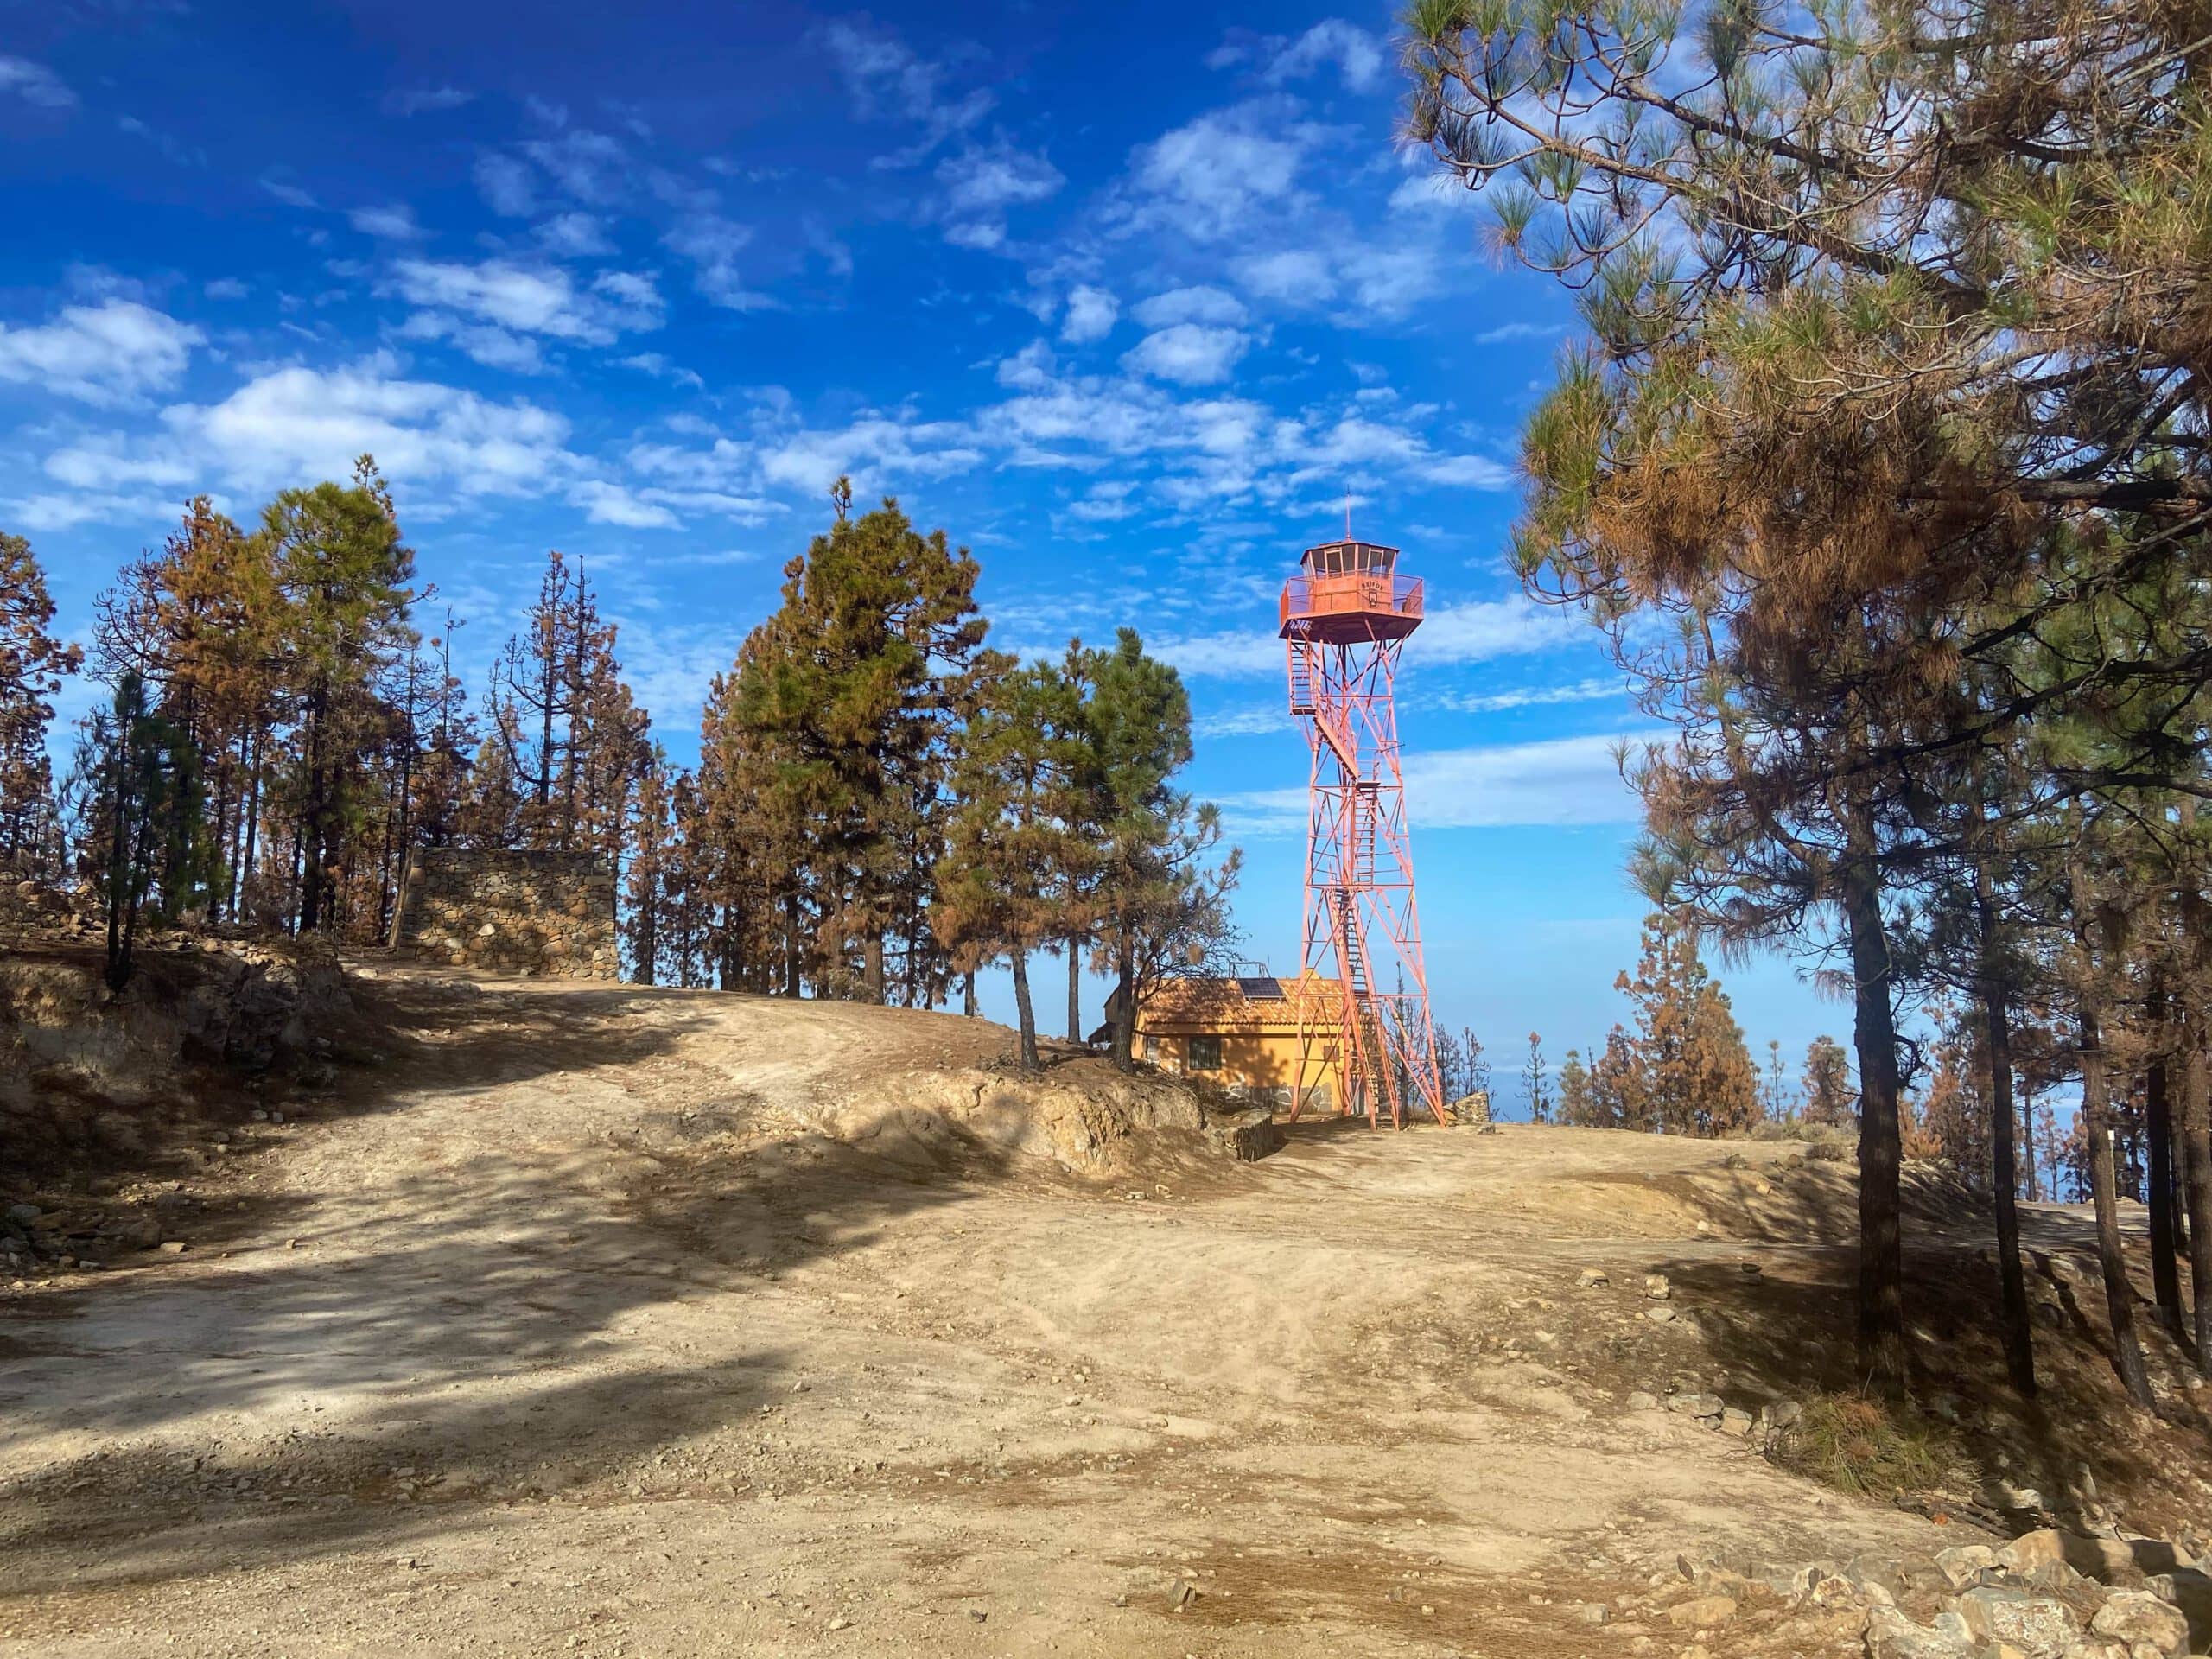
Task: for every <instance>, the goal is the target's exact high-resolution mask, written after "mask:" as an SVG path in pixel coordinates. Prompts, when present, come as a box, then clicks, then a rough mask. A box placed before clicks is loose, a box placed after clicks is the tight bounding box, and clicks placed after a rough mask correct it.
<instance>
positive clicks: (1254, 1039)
mask: <svg viewBox="0 0 2212 1659" xmlns="http://www.w3.org/2000/svg"><path fill="white" fill-rule="evenodd" d="M1200 1034H1205V1035H1217V1036H1218V1037H1219V1038H1220V1039H1221V1069H1220V1070H1219V1071H1194V1070H1192V1066H1191V1064H1190V1041H1191V1038H1192V1036H1194V1035H1200ZM1146 1035H1147V1038H1149V1039H1150V1040H1151V1042H1152V1043H1153V1044H1154V1045H1155V1047H1154V1051H1153V1054H1152V1058H1153V1059H1154V1063H1155V1064H1157V1065H1160V1066H1161V1067H1162V1068H1164V1069H1165V1070H1166V1071H1173V1072H1176V1073H1178V1074H1179V1075H1185V1076H1190V1077H1206V1078H1209V1079H1211V1081H1213V1082H1215V1083H1217V1084H1221V1085H1222V1086H1223V1087H1224V1088H1229V1089H1236V1088H1243V1089H1249V1090H1252V1091H1253V1092H1255V1093H1256V1094H1265V1095H1268V1096H1271V1097H1272V1098H1274V1099H1275V1100H1277V1101H1278V1102H1280V1103H1284V1104H1287V1103H1289V1100H1290V1089H1291V1084H1292V1081H1293V1079H1294V1075H1295V1073H1296V1072H1297V1071H1298V1034H1297V1033H1295V1032H1291V1031H1284V1032H1252V1031H1223V1032H1219V1033H1192V1032H1186V1031H1167V1032H1149V1033H1146ZM1299 1081H1300V1082H1302V1083H1303V1084H1304V1085H1305V1087H1306V1090H1308V1096H1307V1103H1308V1108H1309V1109H1324V1108H1325V1109H1330V1110H1334V1109H1335V1107H1336V1103H1337V1096H1338V1082H1337V1068H1336V1065H1335V1063H1334V1061H1333V1060H1332V1058H1328V1057H1326V1056H1324V1055H1320V1054H1314V1055H1310V1056H1308V1057H1307V1059H1306V1075H1305V1077H1303V1078H1301V1079H1299ZM1316 1090H1318V1091H1319V1092H1318V1093H1317V1092H1314V1091H1316Z"/></svg>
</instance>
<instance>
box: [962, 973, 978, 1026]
mask: <svg viewBox="0 0 2212 1659" xmlns="http://www.w3.org/2000/svg"><path fill="white" fill-rule="evenodd" d="M960 1012H961V1013H963V1014H966V1015H967V1016H968V1017H969V1019H970V1020H973V1019H974V1018H975V1017H976V976H975V975H973V974H963V975H961V976H960Z"/></svg>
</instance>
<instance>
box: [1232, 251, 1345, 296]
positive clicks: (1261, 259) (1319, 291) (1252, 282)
mask: <svg viewBox="0 0 2212 1659" xmlns="http://www.w3.org/2000/svg"><path fill="white" fill-rule="evenodd" d="M1230 270H1232V271H1234V272H1235V273H1236V280H1237V281H1238V282H1240V283H1243V284H1244V286H1245V288H1246V289H1249V290H1250V291H1251V292H1252V293H1255V294H1257V295H1259V296H1261V297H1262V299H1268V300H1287V301H1289V302H1291V303H1293V304H1295V305H1318V304H1320V303H1321V302H1324V301H1326V300H1332V299H1334V298H1336V296H1337V279H1336V277H1335V275H1334V273H1332V271H1331V270H1330V269H1329V262H1328V260H1327V259H1325V257H1322V256H1321V255H1320V254H1318V253H1315V252H1313V251H1311V250H1309V249H1305V248H1283V249H1280V250H1278V251H1275V252H1274V253H1260V254H1253V255H1250V256H1249V257H1245V258H1242V259H1237V260H1233V261H1231V262H1230Z"/></svg>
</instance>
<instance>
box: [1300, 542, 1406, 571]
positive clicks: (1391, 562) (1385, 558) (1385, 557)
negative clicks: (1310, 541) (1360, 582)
mask: <svg viewBox="0 0 2212 1659" xmlns="http://www.w3.org/2000/svg"><path fill="white" fill-rule="evenodd" d="M1397 562H1398V550H1397V549H1395V548H1393V547H1377V546H1376V545H1375V544H1374V543H1372V542H1335V543H1331V544H1330V545H1328V546H1327V547H1317V548H1315V549H1313V550H1312V551H1311V552H1310V553H1309V554H1307V556H1306V563H1307V568H1308V569H1310V570H1312V572H1313V574H1314V575H1317V576H1363V575H1385V576H1386V575H1389V574H1390V571H1391V569H1392V567H1393V566H1395V564H1396V563H1397Z"/></svg>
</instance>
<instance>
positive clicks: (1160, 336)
mask: <svg viewBox="0 0 2212 1659" xmlns="http://www.w3.org/2000/svg"><path fill="white" fill-rule="evenodd" d="M1248 343H1249V342H1248V341H1247V340H1246V339H1245V337H1244V335H1243V334H1241V333H1239V332H1238V331H1237V330H1236V329H1234V328H1206V327H1200V326H1199V325H1198V324H1197V323H1194V322H1179V323H1177V324H1176V325H1175V326H1174V327H1172V328H1163V329H1161V330H1160V331H1159V332H1158V333H1157V334H1147V335H1146V336H1145V337H1144V338H1143V339H1142V340H1139V341H1138V342H1137V343H1136V345H1135V346H1134V347H1132V348H1131V349H1130V350H1128V351H1127V352H1125V353H1122V367H1124V368H1126V369H1128V371H1129V372H1131V373H1134V374H1146V375H1150V376H1151V377H1152V378H1154V379H1155V380H1173V381H1175V382H1176V383H1178V384H1179V385H1185V386H1203V385H1212V384H1214V383H1215V382H1217V381H1220V380H1226V379H1227V378H1229V375H1230V371H1231V370H1232V369H1234V368H1235V367H1236V359H1238V358H1240V357H1242V356H1243V355H1244V348H1245V346H1246V345H1247V344H1248Z"/></svg>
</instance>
